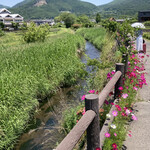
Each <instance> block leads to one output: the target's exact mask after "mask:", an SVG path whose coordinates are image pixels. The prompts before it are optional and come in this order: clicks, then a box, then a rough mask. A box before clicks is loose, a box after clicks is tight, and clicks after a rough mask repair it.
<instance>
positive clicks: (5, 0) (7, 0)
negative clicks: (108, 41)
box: [0, 0, 113, 6]
mask: <svg viewBox="0 0 150 150" xmlns="http://www.w3.org/2000/svg"><path fill="white" fill-rule="evenodd" d="M22 1H23V0H0V4H2V5H6V6H13V5H15V4H17V3H19V2H22ZM82 1H87V2H90V3H93V4H95V5H102V4H106V3H109V2H111V1H113V0H82Z"/></svg>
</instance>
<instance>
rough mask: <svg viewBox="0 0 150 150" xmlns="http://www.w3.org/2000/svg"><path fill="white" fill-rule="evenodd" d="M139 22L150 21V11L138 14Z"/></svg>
mask: <svg viewBox="0 0 150 150" xmlns="http://www.w3.org/2000/svg"><path fill="white" fill-rule="evenodd" d="M138 21H139V22H144V21H150V10H148V11H139V12H138Z"/></svg>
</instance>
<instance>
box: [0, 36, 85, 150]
mask: <svg viewBox="0 0 150 150" xmlns="http://www.w3.org/2000/svg"><path fill="white" fill-rule="evenodd" d="M7 38H8V37H7ZM18 39H19V37H18ZM7 40H8V41H9V39H7ZM15 42H16V41H15ZM84 43H85V42H84V39H83V38H82V37H81V36H77V35H73V34H69V33H65V34H61V35H59V37H57V36H56V37H51V38H49V39H47V40H46V41H45V42H44V43H40V42H39V43H34V44H23V45H21V44H20V45H19V46H18V45H17V44H15V46H12V42H11V48H10V47H9V46H2V45H1V46H0V53H1V55H0V62H1V63H0V149H7V150H11V149H13V146H14V144H15V141H16V139H17V138H18V137H19V136H20V134H21V133H22V132H23V131H24V129H25V128H26V127H27V122H28V120H29V118H30V117H31V115H33V113H34V110H35V108H36V107H37V106H38V100H37V99H44V98H45V97H46V96H47V95H49V94H50V93H51V92H53V91H55V90H56V88H57V87H59V86H60V85H64V84H67V85H68V84H71V83H73V82H75V80H76V79H77V78H78V77H79V72H80V70H81V68H82V64H81V62H80V59H79V58H78V56H77V52H76V50H77V49H79V48H82V47H83V45H84ZM8 45H9V43H8Z"/></svg>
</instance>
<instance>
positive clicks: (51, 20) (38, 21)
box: [30, 19, 55, 26]
mask: <svg viewBox="0 0 150 150" xmlns="http://www.w3.org/2000/svg"><path fill="white" fill-rule="evenodd" d="M30 21H31V22H34V23H35V24H36V25H41V24H46V23H47V24H49V25H50V26H53V25H54V24H55V22H54V19H45V20H42V19H35V20H30Z"/></svg>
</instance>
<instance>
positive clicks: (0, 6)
mask: <svg viewBox="0 0 150 150" xmlns="http://www.w3.org/2000/svg"><path fill="white" fill-rule="evenodd" d="M0 8H9V7H8V6H4V5H1V4H0Z"/></svg>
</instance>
